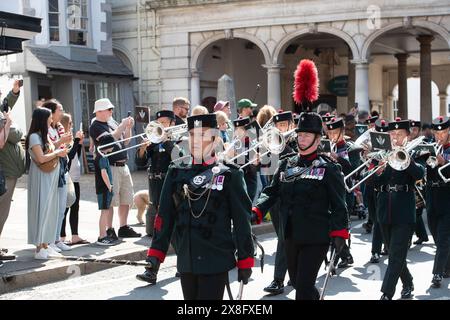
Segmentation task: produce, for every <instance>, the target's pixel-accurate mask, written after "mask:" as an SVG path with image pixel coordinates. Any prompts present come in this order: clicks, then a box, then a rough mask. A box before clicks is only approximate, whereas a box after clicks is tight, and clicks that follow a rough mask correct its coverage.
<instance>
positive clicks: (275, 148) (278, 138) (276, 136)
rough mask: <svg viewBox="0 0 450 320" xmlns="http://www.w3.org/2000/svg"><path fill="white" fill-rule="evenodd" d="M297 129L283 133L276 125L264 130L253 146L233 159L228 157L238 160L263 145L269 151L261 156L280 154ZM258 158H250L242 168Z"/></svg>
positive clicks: (231, 160)
mask: <svg viewBox="0 0 450 320" xmlns="http://www.w3.org/2000/svg"><path fill="white" fill-rule="evenodd" d="M269 121H270V120H269ZM264 127H265V128H266V126H264ZM295 130H296V129H292V130H290V131H287V132H284V133H282V132H280V130H278V129H277V128H275V127H271V128H269V129H266V130H265V131H264V132H263V134H262V135H261V138H260V139H259V141H258V142H256V143H255V144H254V145H253V146H252V147H251V148H249V149H247V150H244V151H243V152H241V153H240V154H238V155H236V156H234V157H233V158H231V159H228V161H230V162H233V161H235V160H237V159H238V158H240V157H242V156H244V155H246V154H248V153H250V152H252V151H255V150H256V149H258V148H260V147H261V146H262V147H264V148H265V149H267V151H266V152H264V153H262V154H261V155H259V157H264V156H266V155H268V154H269V153H273V154H280V153H282V152H283V151H284V149H285V148H286V143H287V141H288V140H289V139H290V138H291V136H292V135H294V134H295ZM256 160H257V158H256V157H255V158H254V159H252V160H250V161H249V162H247V163H245V164H243V165H242V166H241V169H243V168H245V167H247V166H249V165H250V164H252V163H253V162H255V161H256Z"/></svg>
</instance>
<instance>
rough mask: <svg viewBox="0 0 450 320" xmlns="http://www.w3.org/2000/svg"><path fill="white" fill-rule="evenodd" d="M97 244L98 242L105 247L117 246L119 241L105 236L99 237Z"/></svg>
mask: <svg viewBox="0 0 450 320" xmlns="http://www.w3.org/2000/svg"><path fill="white" fill-rule="evenodd" d="M95 244H97V245H99V246H105V247H106V246H115V245H117V244H119V241H118V240H114V239H113V238H110V237H108V236H106V237H104V238H98V240H97V242H96V243H95Z"/></svg>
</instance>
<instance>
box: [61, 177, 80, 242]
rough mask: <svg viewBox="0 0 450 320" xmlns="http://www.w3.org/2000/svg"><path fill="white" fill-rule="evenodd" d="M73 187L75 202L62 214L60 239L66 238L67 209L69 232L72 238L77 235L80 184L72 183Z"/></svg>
mask: <svg viewBox="0 0 450 320" xmlns="http://www.w3.org/2000/svg"><path fill="white" fill-rule="evenodd" d="M73 186H74V188H75V202H74V203H73V205H72V206H71V207H70V208H67V209H66V211H65V212H64V220H63V223H62V227H61V233H60V236H61V237H62V238H65V237H66V218H67V213H68V212H69V209H70V217H69V223H70V231H71V233H72V235H73V236H77V235H78V212H79V211H80V184H79V183H78V182H74V183H73Z"/></svg>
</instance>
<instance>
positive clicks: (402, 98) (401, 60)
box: [395, 53, 409, 119]
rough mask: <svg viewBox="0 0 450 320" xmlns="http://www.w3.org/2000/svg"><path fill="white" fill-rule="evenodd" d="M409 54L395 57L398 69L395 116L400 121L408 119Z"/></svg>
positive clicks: (399, 54) (400, 54)
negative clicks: (396, 110)
mask: <svg viewBox="0 0 450 320" xmlns="http://www.w3.org/2000/svg"><path fill="white" fill-rule="evenodd" d="M408 57H409V54H407V53H398V54H396V55H395V58H397V63H398V69H397V75H398V104H397V108H398V113H397V115H398V116H399V117H400V118H402V119H408V75H407V65H406V61H407V60H408Z"/></svg>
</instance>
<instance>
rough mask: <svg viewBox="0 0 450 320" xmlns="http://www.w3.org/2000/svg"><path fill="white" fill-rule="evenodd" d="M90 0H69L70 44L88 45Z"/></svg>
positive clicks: (68, 23)
mask: <svg viewBox="0 0 450 320" xmlns="http://www.w3.org/2000/svg"><path fill="white" fill-rule="evenodd" d="M88 25H89V18H88V1H87V0H67V26H68V29H69V44H73V45H79V46H86V45H87V39H88Z"/></svg>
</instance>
